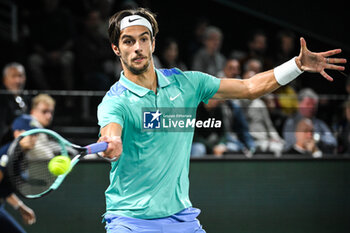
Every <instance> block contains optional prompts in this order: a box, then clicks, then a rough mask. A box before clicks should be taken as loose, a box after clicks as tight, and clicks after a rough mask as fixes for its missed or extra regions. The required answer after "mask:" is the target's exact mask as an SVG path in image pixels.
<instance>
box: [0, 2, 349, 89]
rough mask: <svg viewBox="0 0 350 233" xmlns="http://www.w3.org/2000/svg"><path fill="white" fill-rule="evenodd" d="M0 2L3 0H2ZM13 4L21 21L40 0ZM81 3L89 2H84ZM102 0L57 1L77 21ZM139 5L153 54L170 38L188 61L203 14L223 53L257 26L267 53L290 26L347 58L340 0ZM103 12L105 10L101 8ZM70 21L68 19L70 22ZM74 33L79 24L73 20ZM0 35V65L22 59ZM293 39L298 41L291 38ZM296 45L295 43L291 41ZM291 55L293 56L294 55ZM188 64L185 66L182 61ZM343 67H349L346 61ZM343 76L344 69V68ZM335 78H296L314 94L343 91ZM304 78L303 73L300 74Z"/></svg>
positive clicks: (18, 46) (21, 50)
mask: <svg viewBox="0 0 350 233" xmlns="http://www.w3.org/2000/svg"><path fill="white" fill-rule="evenodd" d="M2 1H4V0H2ZM13 2H15V3H17V5H18V12H19V15H20V18H19V24H21V20H22V21H25V20H30V19H28V18H26V17H25V15H26V12H27V11H30V10H31V11H35V10H37V9H39V8H40V4H41V3H40V2H41V1H25V0H13ZM87 2H88V3H89V4H87ZM100 2H102V1H96V0H75V1H70V0H61V1H60V4H61V5H62V6H63V7H65V8H66V9H67V10H69V11H70V12H71V13H72V14H73V15H74V16H75V17H76V18H77V19H79V18H80V17H82V16H83V15H84V11H85V10H86V8H87V7H86V5H90V6H94V5H96V6H98V7H99V8H101V9H104V8H103V6H102V7H101V5H102V4H100ZM123 2H124V1H114V4H112V6H111V7H109V9H107V11H109V15H112V14H113V13H115V12H116V11H118V10H120V9H121V5H122V3H123ZM135 2H136V3H137V4H138V5H139V6H142V7H148V8H149V9H151V10H152V11H153V12H155V13H156V14H157V15H158V16H157V20H158V22H159V27H160V33H159V34H158V37H157V43H156V52H155V53H156V54H158V51H159V48H160V47H161V46H162V43H163V41H164V39H165V38H166V37H169V36H171V37H174V38H176V39H177V40H178V42H179V44H180V56H181V58H182V59H183V60H185V61H186V62H188V61H189V60H188V58H189V57H191V54H188V50H187V47H188V44H189V43H190V41H191V40H193V37H192V36H193V29H194V26H195V22H196V21H197V19H199V18H205V19H207V20H208V21H209V23H210V24H212V25H215V26H217V27H219V28H221V29H222V31H223V34H224V41H223V45H222V53H223V54H224V55H226V56H228V55H229V54H230V52H231V51H232V50H233V49H241V50H242V49H245V48H246V43H247V38H248V35H249V33H250V32H252V31H253V30H255V29H263V30H264V31H265V32H266V33H267V36H268V46H269V53H270V54H273V53H274V49H275V47H276V34H277V33H278V31H279V30H284V29H289V30H292V31H293V32H294V33H295V34H296V35H297V37H300V36H303V37H305V39H306V41H307V43H308V47H309V48H310V50H312V51H325V50H328V49H333V48H342V49H343V54H342V55H341V56H342V57H345V58H349V54H350V33H349V32H348V30H349V17H348V11H349V10H348V8H347V7H346V5H345V3H346V2H345V1H317V2H315V1H303V0H294V1H271V0H264V1H262V0H250V1H244V0H236V1H232V0H202V1H185V0H177V1H160V0H155V1H150V0H148V1H147V0H139V1H135ZM104 10H106V9H104ZM72 23H74V22H72ZM75 24H76V25H75V26H76V28H77V31H78V33H79V27H80V26H81V25H79V23H75ZM1 38H2V37H0V49H1V51H2V53H1V59H0V65H1V67H3V65H4V64H6V63H8V62H10V61H19V62H23V63H24V64H25V63H26V55H27V53H28V52H30V51H31V48H30V45H29V44H27V42H26V41H24V40H20V41H19V42H17V43H15V44H13V43H11V42H9V41H7V40H4V39H1ZM297 43H299V42H298V41H297ZM296 47H297V48H299V44H297V45H296ZM296 55H297V54H296ZM188 66H190V64H188ZM346 68H349V65H346ZM345 73H346V74H348V71H345ZM330 74H331V75H333V76H334V77H335V81H334V82H333V83H332V85H329V82H328V81H326V80H324V79H322V78H320V76H319V75H318V74H316V75H312V74H309V75H307V77H304V78H302V84H303V86H304V87H307V86H312V87H313V88H314V89H315V90H316V92H318V93H319V94H344V93H345V90H344V84H345V81H346V78H345V77H344V76H343V75H341V74H339V72H330ZM304 76H305V75H304Z"/></svg>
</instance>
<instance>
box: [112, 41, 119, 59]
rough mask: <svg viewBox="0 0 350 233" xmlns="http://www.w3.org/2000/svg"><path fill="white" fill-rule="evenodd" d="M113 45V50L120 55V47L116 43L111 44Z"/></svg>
mask: <svg viewBox="0 0 350 233" xmlns="http://www.w3.org/2000/svg"><path fill="white" fill-rule="evenodd" d="M111 46H112V50H113V52H114V53H115V55H117V56H118V57H120V51H119V48H118V46H116V45H114V44H111Z"/></svg>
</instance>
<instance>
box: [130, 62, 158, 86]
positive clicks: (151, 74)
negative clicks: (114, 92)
mask: <svg viewBox="0 0 350 233" xmlns="http://www.w3.org/2000/svg"><path fill="white" fill-rule="evenodd" d="M124 76H125V77H127V78H128V79H129V80H130V81H132V82H134V83H136V84H137V85H140V86H142V87H145V88H147V89H150V90H152V91H154V93H156V91H157V74H156V71H155V69H154V66H150V67H149V69H147V71H146V72H144V73H142V74H133V73H132V72H130V71H129V70H128V69H124Z"/></svg>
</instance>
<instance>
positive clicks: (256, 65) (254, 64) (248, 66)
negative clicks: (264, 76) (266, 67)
mask: <svg viewBox="0 0 350 233" xmlns="http://www.w3.org/2000/svg"><path fill="white" fill-rule="evenodd" d="M249 71H253V72H254V73H256V74H257V73H260V72H262V71H263V65H262V63H261V61H260V60H258V59H255V58H251V59H249V60H247V61H246V62H245V63H244V72H249Z"/></svg>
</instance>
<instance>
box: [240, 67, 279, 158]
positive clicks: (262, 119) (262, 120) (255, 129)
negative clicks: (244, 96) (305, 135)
mask: <svg viewBox="0 0 350 233" xmlns="http://www.w3.org/2000/svg"><path fill="white" fill-rule="evenodd" d="M255 74H256V73H255V72H254V71H248V72H245V73H244V74H243V79H248V78H251V77H252V76H253V75H255ZM240 104H241V107H242V109H243V111H244V113H245V116H246V118H247V122H248V125H249V132H250V134H251V135H252V136H253V138H254V141H255V143H256V146H257V151H260V152H268V153H274V155H275V156H276V157H280V156H281V154H282V150H283V144H284V142H283V139H282V138H281V137H280V136H279V134H278V132H277V130H276V129H275V127H274V125H273V123H272V121H271V118H270V114H269V111H268V109H267V106H266V104H265V102H264V101H263V100H261V99H260V98H258V99H254V100H240Z"/></svg>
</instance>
